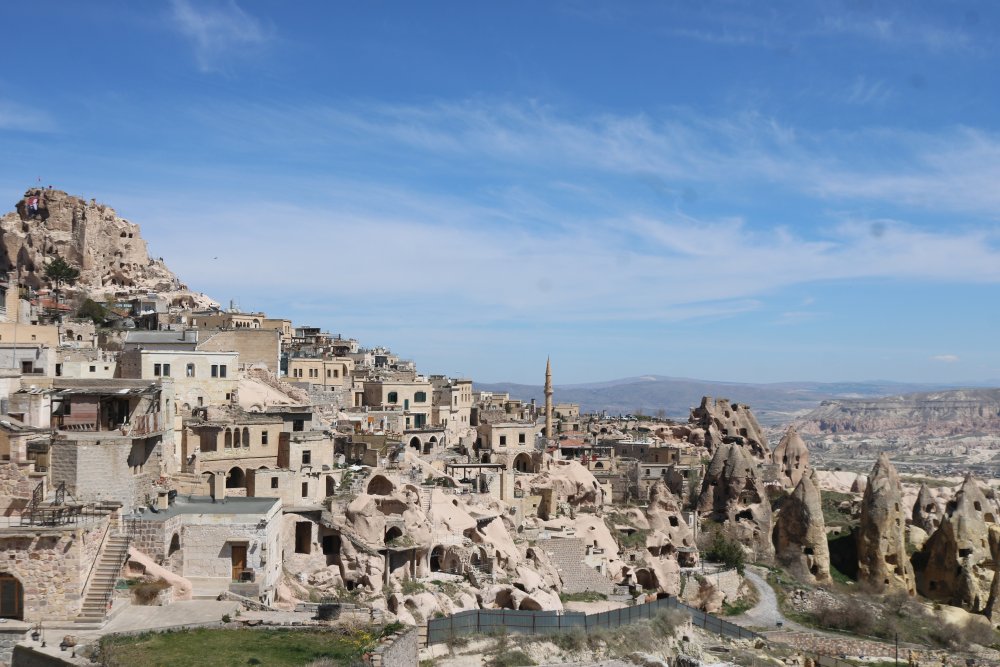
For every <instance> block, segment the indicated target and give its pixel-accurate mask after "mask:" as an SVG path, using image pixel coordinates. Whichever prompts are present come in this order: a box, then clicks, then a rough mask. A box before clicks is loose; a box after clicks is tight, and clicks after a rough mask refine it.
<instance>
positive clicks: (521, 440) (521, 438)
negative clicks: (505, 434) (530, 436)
mask: <svg viewBox="0 0 1000 667" xmlns="http://www.w3.org/2000/svg"><path fill="white" fill-rule="evenodd" d="M517 442H518V444H521V445H523V444H524V442H525V438H524V434H523V433H518V434H517Z"/></svg>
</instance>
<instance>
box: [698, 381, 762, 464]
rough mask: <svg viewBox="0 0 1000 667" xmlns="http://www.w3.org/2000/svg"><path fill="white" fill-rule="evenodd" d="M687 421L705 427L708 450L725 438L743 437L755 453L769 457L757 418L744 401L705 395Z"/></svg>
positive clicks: (725, 440) (726, 440)
mask: <svg viewBox="0 0 1000 667" xmlns="http://www.w3.org/2000/svg"><path fill="white" fill-rule="evenodd" d="M689 422H690V423H692V424H696V425H697V426H699V427H701V428H702V429H705V436H704V446H706V447H708V449H709V450H711V451H714V450H715V448H716V447H718V446H719V445H721V444H723V443H724V442H729V441H732V440H738V439H742V442H743V444H744V445H745V446H746V447H747V448H748V450H749V451H750V452H752V453H753V455H754V456H755V457H757V458H761V459H767V458H768V457H769V454H770V449H769V448H768V444H767V437H766V436H765V435H764V431H763V430H762V429H761V428H760V424H758V423H757V418H756V417H754V416H753V413H752V412H751V411H750V408H748V407H747V406H745V405H741V404H739V403H730V402H729V399H725V398H720V399H718V400H712V398H711V397H709V396H705V397H703V398H702V399H701V405H699V406H698V407H697V408H694V409H693V410H691V418H690V419H689Z"/></svg>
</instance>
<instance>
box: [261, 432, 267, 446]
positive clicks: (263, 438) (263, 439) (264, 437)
mask: <svg viewBox="0 0 1000 667" xmlns="http://www.w3.org/2000/svg"><path fill="white" fill-rule="evenodd" d="M260 444H262V445H266V444H267V431H261V434H260Z"/></svg>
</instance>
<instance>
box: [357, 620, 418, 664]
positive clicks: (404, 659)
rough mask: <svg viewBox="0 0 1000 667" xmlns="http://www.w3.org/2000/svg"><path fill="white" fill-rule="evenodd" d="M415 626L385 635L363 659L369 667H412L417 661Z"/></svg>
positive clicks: (416, 633)
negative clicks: (388, 635)
mask: <svg viewBox="0 0 1000 667" xmlns="http://www.w3.org/2000/svg"><path fill="white" fill-rule="evenodd" d="M418 634H419V633H418V632H417V628H409V629H407V630H404V631H402V632H397V633H396V634H394V635H392V636H390V637H386V638H385V639H383V640H382V642H381V643H380V644H379V645H378V646H377V647H376V648H375V649H374V650H373V651H372V652H371V654H370V655H368V656H367V658H366V659H365V663H366V664H367V665H369V667H413V665H416V664H417V663H418V662H420V660H419V658H418V651H419V646H418V642H419V640H418Z"/></svg>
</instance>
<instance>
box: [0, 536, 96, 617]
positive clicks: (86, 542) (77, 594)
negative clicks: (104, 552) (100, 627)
mask: <svg viewBox="0 0 1000 667" xmlns="http://www.w3.org/2000/svg"><path fill="white" fill-rule="evenodd" d="M108 520H109V519H108V518H107V517H105V518H104V519H103V520H102V521H99V522H96V523H94V524H91V525H90V526H88V527H86V528H79V527H66V528H39V527H34V528H31V529H25V530H17V529H8V530H5V531H4V532H2V533H0V563H2V566H0V567H2V571H3V572H6V573H9V574H11V575H13V576H15V577H17V578H18V580H19V581H20V582H21V586H22V587H23V590H24V619H25V620H26V621H29V622H36V621H39V620H60V619H61V620H69V619H72V618H74V617H76V615H77V614H78V613H79V611H80V605H81V604H82V599H83V593H84V590H83V588H84V585H85V584H86V579H87V575H88V574H89V573H90V571H91V567H92V565H93V563H94V560H95V559H96V557H97V552H98V549H99V547H100V544H101V540H102V538H103V536H104V531H105V529H106V527H107V522H108Z"/></svg>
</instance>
